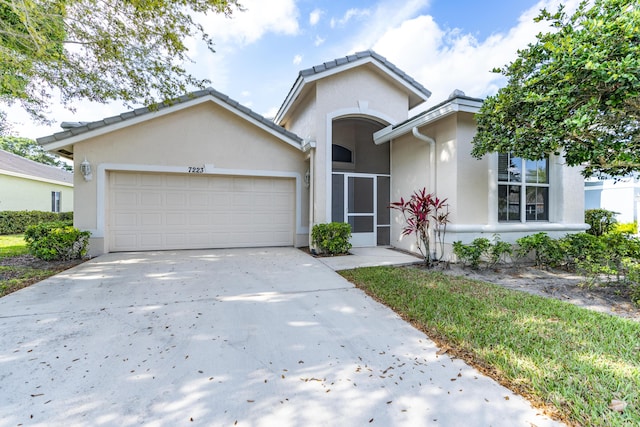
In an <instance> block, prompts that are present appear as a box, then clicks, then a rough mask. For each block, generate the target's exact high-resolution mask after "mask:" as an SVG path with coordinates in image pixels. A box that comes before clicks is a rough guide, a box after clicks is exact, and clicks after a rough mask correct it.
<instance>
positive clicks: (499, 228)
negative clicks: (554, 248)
mask: <svg viewBox="0 0 640 427" xmlns="http://www.w3.org/2000/svg"><path fill="white" fill-rule="evenodd" d="M587 228H588V225H587V224H582V223H575V224H561V223H550V222H537V221H536V222H533V221H529V222H527V223H524V224H523V223H520V222H516V223H502V222H501V223H497V224H449V225H447V232H449V231H451V232H456V233H506V232H532V231H535V232H538V231H584V230H586V229H587Z"/></svg>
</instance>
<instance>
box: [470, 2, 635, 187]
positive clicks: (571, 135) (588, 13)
mask: <svg viewBox="0 0 640 427" xmlns="http://www.w3.org/2000/svg"><path fill="white" fill-rule="evenodd" d="M536 20H537V21H548V22H549V23H550V24H551V26H552V27H553V28H554V31H552V32H549V33H545V34H539V35H538V36H537V39H538V40H537V42H536V43H535V44H531V45H529V46H528V48H527V49H524V50H521V51H519V52H518V58H517V59H516V60H515V61H514V62H512V63H511V64H509V65H508V66H506V67H504V68H502V69H499V71H500V72H501V73H502V74H504V75H505V76H506V77H508V79H509V80H508V83H507V85H506V86H505V87H504V88H502V89H501V90H500V91H498V93H497V94H496V95H494V96H492V97H489V98H487V100H486V101H485V103H484V105H483V107H482V108H481V110H480V112H479V114H478V115H477V120H478V132H477V134H476V136H475V137H474V140H473V144H474V147H473V151H472V154H473V155H474V156H476V157H482V156H483V155H484V154H486V153H489V152H512V153H514V155H516V156H518V157H524V158H527V159H531V160H536V159H541V158H544V157H545V156H547V155H548V154H550V153H560V152H563V153H564V154H565V159H566V162H567V164H568V165H570V166H584V172H583V174H584V175H586V176H591V175H594V174H598V173H605V174H611V175H624V174H628V173H630V172H633V171H638V170H640V108H639V107H640V103H639V101H638V98H639V95H640V5H639V4H638V2H637V1H634V0H596V1H595V3H594V4H593V7H589V3H587V2H583V3H581V5H580V6H579V8H578V9H577V11H576V12H575V13H574V14H573V15H572V16H567V14H566V13H565V11H564V9H563V8H562V7H561V8H560V9H559V10H558V12H557V13H555V14H551V13H549V12H548V11H546V10H543V11H542V12H541V13H540V15H539V16H538V18H536Z"/></svg>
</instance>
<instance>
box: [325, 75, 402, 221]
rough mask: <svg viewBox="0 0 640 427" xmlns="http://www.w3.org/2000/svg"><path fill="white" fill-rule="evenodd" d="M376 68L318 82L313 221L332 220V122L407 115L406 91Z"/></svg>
mask: <svg viewBox="0 0 640 427" xmlns="http://www.w3.org/2000/svg"><path fill="white" fill-rule="evenodd" d="M379 73H380V72H379V71H375V68H374V67H371V68H370V67H369V66H361V67H357V68H354V69H351V70H345V71H343V72H341V73H338V74H334V75H331V76H328V77H326V78H324V79H321V80H319V81H318V82H316V104H315V116H316V126H317V127H316V131H315V135H316V141H317V148H316V153H315V165H316V167H315V169H314V185H313V187H314V189H315V190H316V191H315V192H314V205H313V222H314V223H315V224H318V223H323V222H329V221H330V220H331V214H330V188H331V175H330V174H331V161H330V157H329V156H330V153H331V151H330V150H331V143H332V135H331V132H332V130H331V123H332V121H333V120H335V119H338V118H341V117H349V116H351V117H354V116H355V117H368V118H372V119H375V120H377V121H379V122H380V123H382V124H385V125H387V124H390V123H397V122H398V121H401V120H404V119H406V118H407V114H408V98H407V95H406V93H404V92H403V91H402V90H400V88H399V87H397V86H395V85H394V84H392V83H391V82H390V81H389V80H388V77H383V76H382V75H381V74H379Z"/></svg>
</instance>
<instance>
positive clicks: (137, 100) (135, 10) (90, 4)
mask: <svg viewBox="0 0 640 427" xmlns="http://www.w3.org/2000/svg"><path fill="white" fill-rule="evenodd" d="M235 10H242V6H241V5H240V4H239V3H238V0H179V1H172V0H120V1H118V0H20V1H18V0H0V101H3V102H4V103H6V104H12V103H14V102H18V103H19V104H20V105H21V107H22V108H24V109H25V110H26V111H27V112H29V113H30V115H31V117H33V118H34V119H36V120H40V121H46V120H47V108H48V107H49V104H50V102H51V97H52V94H53V93H57V94H59V96H60V98H61V101H62V102H63V103H64V105H66V106H67V107H68V106H70V105H71V103H72V101H74V100H78V99H89V100H92V101H97V102H103V103H104V102H108V101H113V100H121V101H123V102H124V103H125V104H127V105H134V104H143V105H153V104H155V103H157V102H158V100H168V99H169V100H170V99H172V98H175V97H176V96H178V95H182V94H184V93H186V92H187V91H188V90H190V89H193V88H194V87H195V88H203V87H204V86H205V85H206V84H207V83H209V81H208V80H206V79H198V78H196V77H194V76H192V75H190V74H189V73H187V72H186V70H185V68H184V66H185V63H186V62H187V61H189V59H190V58H189V57H188V47H187V45H186V41H187V40H188V39H191V38H199V39H201V40H202V41H204V43H205V44H206V45H207V47H208V48H209V50H211V51H212V52H213V40H212V39H211V38H210V37H209V35H208V34H207V33H206V31H205V29H204V28H203V27H202V25H201V24H199V23H198V22H197V21H196V17H197V16H198V15H202V14H207V13H222V14H225V15H226V16H230V15H231V14H232V12H233V11H235ZM0 121H3V120H2V118H0ZM5 126H6V124H5ZM0 128H1V127H0Z"/></svg>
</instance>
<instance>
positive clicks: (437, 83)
mask: <svg viewBox="0 0 640 427" xmlns="http://www.w3.org/2000/svg"><path fill="white" fill-rule="evenodd" d="M578 1H579V0H568V1H567V2H566V5H567V9H568V10H572V9H573V8H575V6H576V5H577V3H578ZM557 4H558V1H557V0H542V1H540V2H539V3H538V4H536V5H535V6H533V7H532V8H530V9H529V10H527V11H526V12H525V13H523V14H522V16H521V17H520V19H519V21H518V23H517V24H516V25H515V26H514V27H513V28H511V29H510V30H509V31H508V32H506V33H496V34H493V35H491V36H489V37H488V38H486V39H484V40H477V39H476V38H475V37H474V36H472V35H471V34H467V33H464V32H462V31H460V30H459V29H443V28H441V27H440V26H439V25H438V24H437V22H435V21H434V20H433V18H432V17H431V16H428V15H423V16H419V17H417V18H413V19H408V20H405V21H404V22H402V23H400V24H399V25H397V26H395V27H393V28H390V29H388V30H387V31H385V32H384V33H383V34H381V35H379V36H378V38H377V40H376V41H375V42H374V43H373V44H372V45H371V46H372V48H373V49H374V50H375V51H376V52H378V53H380V54H381V55H383V56H385V57H386V58H387V59H389V61H391V62H392V63H394V64H395V65H397V66H398V67H399V68H400V69H402V70H403V71H405V72H407V73H408V74H409V75H411V76H412V77H413V78H415V79H416V80H417V81H419V82H420V83H422V84H423V85H424V86H425V87H426V88H427V89H429V90H431V91H432V92H433V94H432V96H431V99H430V101H429V103H428V104H429V105H433V104H435V103H438V102H441V101H443V100H445V99H446V98H447V97H448V96H449V94H450V93H451V92H452V91H453V90H454V89H461V90H462V91H464V92H465V93H466V94H467V95H468V96H474V97H485V96H487V95H492V94H494V93H495V92H496V91H497V90H498V89H499V88H500V87H501V86H502V85H503V84H504V77H503V76H502V75H500V74H495V73H492V72H491V70H492V69H493V68H495V67H501V66H504V65H506V64H508V63H510V62H511V61H513V60H515V59H516V55H517V50H518V49H522V48H525V47H526V46H527V45H528V44H529V43H531V42H534V41H535V35H536V34H538V33H539V32H541V31H546V30H547V27H546V26H544V25H545V24H542V23H539V24H537V23H535V22H533V18H534V17H535V16H537V15H538V11H539V10H540V9H541V8H543V7H546V8H547V9H548V10H550V11H555V9H556V8H557ZM363 48H365V49H366V48H367V47H360V48H356V49H354V50H361V49H363Z"/></svg>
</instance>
